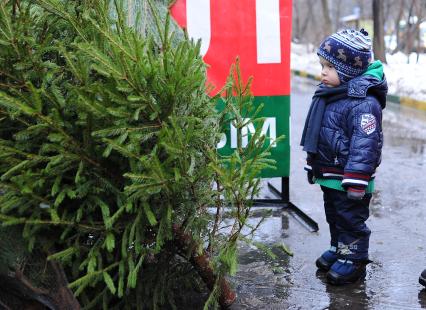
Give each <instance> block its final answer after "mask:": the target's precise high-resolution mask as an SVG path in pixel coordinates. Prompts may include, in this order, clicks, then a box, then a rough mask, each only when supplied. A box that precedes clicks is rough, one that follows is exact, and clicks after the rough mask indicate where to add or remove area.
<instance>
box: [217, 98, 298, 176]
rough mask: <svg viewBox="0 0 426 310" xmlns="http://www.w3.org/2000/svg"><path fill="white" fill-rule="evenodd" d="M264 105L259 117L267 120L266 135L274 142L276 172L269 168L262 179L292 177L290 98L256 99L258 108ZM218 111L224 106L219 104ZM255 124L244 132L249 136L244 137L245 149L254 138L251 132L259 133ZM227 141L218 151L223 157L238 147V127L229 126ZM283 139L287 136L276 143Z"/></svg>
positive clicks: (264, 129) (264, 125)
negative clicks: (251, 138)
mask: <svg viewBox="0 0 426 310" xmlns="http://www.w3.org/2000/svg"><path fill="white" fill-rule="evenodd" d="M262 103H263V105H264V106H263V110H262V111H261V113H260V114H259V115H258V117H264V118H266V119H265V122H264V123H263V127H262V133H263V134H265V135H266V136H267V138H269V139H267V140H268V143H272V148H271V157H270V158H271V159H274V160H275V161H276V164H275V166H276V169H265V170H264V171H263V172H262V174H261V175H260V177H262V178H272V177H288V176H289V174H290V96H273V97H271V96H268V97H255V100H254V104H255V106H256V107H257V106H258V105H259V104H262ZM218 109H223V107H221V106H220V104H219V105H218ZM254 126H255V125H253V124H250V125H249V126H247V127H248V128H245V129H244V132H245V133H247V135H246V137H245V138H243V146H244V145H246V144H247V141H248V140H249V139H250V137H251V133H252V132H254V130H255V127H254ZM224 134H225V136H226V139H225V137H224V139H222V140H221V142H220V143H219V144H218V146H217V147H218V151H219V153H220V154H222V155H230V154H232V152H233V151H234V150H235V148H236V147H237V134H236V129H235V127H233V126H232V124H229V125H228V126H226V128H224ZM243 136H244V134H243ZM280 136H284V137H283V138H282V140H280V141H278V142H276V143H274V140H275V139H276V138H278V137H280Z"/></svg>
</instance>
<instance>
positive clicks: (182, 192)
mask: <svg viewBox="0 0 426 310" xmlns="http://www.w3.org/2000/svg"><path fill="white" fill-rule="evenodd" d="M147 4H149V5H148V6H147V7H146V8H148V9H147V10H145V11H144V12H145V13H146V14H145V15H144V16H142V15H143V14H137V15H136V17H135V16H134V15H132V14H130V11H129V10H130V9H131V8H130V7H129V8H127V7H126V5H125V4H123V3H122V2H120V1H118V0H117V1H109V0H90V1H65V0H35V1H25V0H21V1H19V0H13V1H12V0H11V1H6V2H2V3H1V4H0V45H1V49H0V154H1V155H0V175H1V178H0V189H1V191H2V194H1V195H0V222H1V224H2V227H3V228H2V230H1V231H0V233H1V234H2V238H3V240H5V242H4V243H2V244H0V248H1V249H4V251H2V254H0V261H1V262H3V263H4V264H2V265H3V266H5V269H6V270H3V271H2V270H0V278H2V279H4V281H3V283H5V284H6V283H8V285H9V284H10V283H18V284H17V285H18V286H19V285H21V284H22V283H23V282H25V281H27V280H28V281H30V282H31V283H32V284H33V285H32V286H30V287H24V288H23V287H22V286H19V289H20V290H21V291H22V290H30V291H31V293H33V294H34V300H37V302H40V303H44V304H45V305H48V303H49V302H50V303H53V304H55V303H59V304H60V303H61V302H62V303H65V301H66V302H67V305H69V307H70V309H71V308H73V307H78V304H80V305H83V306H84V307H85V308H88V309H90V308H93V309H98V308H104V309H114V308H116V309H134V308H137V309H139V308H140V309H142V308H148V309H160V308H161V307H162V306H163V305H166V304H168V305H170V306H172V307H173V306H175V305H176V303H179V302H182V300H180V299H182V297H180V294H179V293H178V292H179V291H182V290H185V288H186V287H188V288H192V287H194V283H197V284H196V285H197V286H199V283H204V284H203V286H204V287H206V288H208V289H209V291H210V294H209V297H208V299H207V300H206V303H205V308H206V309H207V308H208V307H210V306H213V307H214V306H217V305H218V304H221V305H222V306H223V305H229V304H230V303H232V301H233V300H234V298H235V294H233V292H232V291H231V290H230V288H229V285H228V283H227V282H226V276H227V275H232V274H234V273H235V272H236V266H237V242H238V240H242V239H244V240H246V241H247V240H249V239H248V238H247V237H248V236H249V235H250V234H251V233H252V231H254V230H255V229H256V228H257V226H255V227H248V230H249V232H248V233H247V232H246V234H245V235H243V229H244V227H247V222H246V220H247V218H248V217H249V215H250V210H251V200H252V198H253V197H254V196H255V195H256V194H257V192H258V190H259V180H258V179H256V175H258V174H259V172H260V171H261V170H262V169H264V168H265V167H270V166H271V165H272V164H273V163H272V162H271V161H270V160H268V159H267V154H268V149H267V148H266V149H265V148H264V147H263V146H264V144H265V141H264V140H265V138H264V137H262V136H261V135H260V130H258V131H256V133H255V134H254V135H253V137H252V139H251V140H250V143H249V145H248V146H247V148H242V147H241V139H242V137H241V129H242V128H243V127H244V126H246V125H247V121H245V120H246V114H247V113H249V114H250V115H252V121H253V122H255V123H256V122H259V123H261V122H262V120H261V119H256V118H255V117H254V118H253V116H256V111H253V108H252V106H251V101H252V96H251V94H250V81H249V82H248V83H247V84H245V83H243V82H242V81H241V77H240V75H239V70H238V66H237V67H234V68H232V70H231V75H230V78H229V81H228V83H227V85H225V87H224V89H223V92H221V94H222V95H223V97H222V98H221V99H219V97H209V96H208V95H207V93H209V91H208V90H207V89H206V65H205V64H204V62H203V60H202V58H201V56H200V54H199V48H200V44H199V43H198V44H197V43H196V42H193V41H191V40H189V39H188V38H187V37H186V36H185V35H184V34H182V33H180V34H179V33H178V34H177V33H176V31H174V29H175V28H174V27H173V25H172V23H171V21H170V18H169V17H168V16H165V14H162V13H161V12H164V8H166V4H165V3H163V2H158V3H152V2H147ZM159 7H160V8H163V11H161V10H158V8H159ZM129 16H133V17H131V18H129ZM129 19H130V21H129ZM138 21H141V22H142V23H144V25H142V26H141V24H139V22H138ZM171 29H173V30H171ZM235 95H236V96H235ZM218 100H222V101H223V104H224V106H225V109H224V111H223V112H221V113H218V112H217V111H216V109H215V106H216V104H217V101H218ZM224 122H233V124H234V126H235V127H236V128H237V130H238V133H239V139H238V140H239V145H238V148H237V150H236V151H235V152H234V154H232V155H231V156H228V157H220V156H219V155H218V154H217V153H216V150H215V147H216V144H217V143H218V141H219V138H220V132H221V129H222V126H223V124H224ZM257 127H258V128H261V126H257ZM212 209H213V211H212ZM225 211H227V212H229V214H230V215H231V220H230V221H231V224H230V227H231V230H228V231H227V230H226V229H225V230H224V229H223V226H224V225H223V221H224V220H223V216H222V215H223V214H224V212H225ZM228 221H229V219H228ZM20 235H22V236H23V238H24V239H23V241H22V242H23V243H22V244H25V247H23V246H21V247H17V248H16V249H13V250H10V248H11V244H12V243H11V242H6V241H8V240H9V241H10V240H13V238H17V236H20ZM18 239H19V238H18ZM6 249H9V251H6ZM16 256H20V257H22V261H23V262H25V263H22V264H17V263H16V260H15V259H14V258H16ZM11 258H13V259H11ZM46 260H47V262H46V264H48V266H49V267H48V268H45V269H44V270H43V268H40V266H41V265H40V263H39V261H46ZM35 261H37V264H33V265H32V266H33V268H27V269H25V265H26V264H27V265H31V264H30V262H35ZM11 271H13V274H15V276H10V274H11V273H10V272H11ZM30 271H31V272H30ZM18 273H20V278H18V277H17V276H16V274H18ZM8 275H9V276H8ZM52 278H54V279H56V280H55V281H57V283H59V284H57V285H59V286H60V287H63V291H65V293H64V294H62V295H60V294H58V293H57V288H56V289H54V288H53V287H52V286H54V285H52V280H49V279H52ZM19 279H21V280H22V279H26V280H25V281H19ZM37 279H39V281H37ZM58 279H60V281H59V280H58ZM28 281H27V282H28ZM67 281H68V282H69V283H67ZM0 282H1V281H0ZM0 286H1V284H0ZM35 288H42V290H41V291H42V292H43V294H41V293H40V290H36V289H35ZM68 288H69V289H71V290H72V291H73V293H74V296H75V297H76V298H77V299H78V301H77V300H76V299H74V297H73V295H72V294H71V293H70V292H71V291H69V289H68ZM31 296H32V295H31ZM40 296H44V297H43V298H44V299H43V298H41V297H40ZM61 298H62V299H61ZM6 299H7V298H6ZM6 299H2V294H0V302H1V303H3V304H5V305H7V301H6ZM13 302H16V301H13ZM13 302H11V304H13ZM0 305H1V304H0ZM63 305H64V304H62V306H63Z"/></svg>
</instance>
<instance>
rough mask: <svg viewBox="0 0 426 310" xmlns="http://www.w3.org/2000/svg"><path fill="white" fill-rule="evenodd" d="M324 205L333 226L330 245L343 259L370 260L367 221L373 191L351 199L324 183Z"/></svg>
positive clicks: (331, 227) (330, 225) (326, 214)
mask: <svg viewBox="0 0 426 310" xmlns="http://www.w3.org/2000/svg"><path fill="white" fill-rule="evenodd" d="M321 189H322V191H323V193H324V208H325V216H326V219H327V223H328V224H329V227H330V235H331V246H335V247H336V248H337V251H338V255H339V257H340V258H344V259H350V260H353V261H365V260H368V245H369V240H370V234H371V231H370V229H369V228H368V227H367V225H366V224H365V221H366V220H367V219H368V216H369V204H370V200H371V194H366V195H365V196H364V198H363V199H362V200H351V199H348V198H347V196H346V192H343V191H339V190H335V189H331V188H328V187H324V186H321Z"/></svg>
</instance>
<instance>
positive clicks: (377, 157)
mask: <svg viewBox="0 0 426 310" xmlns="http://www.w3.org/2000/svg"><path fill="white" fill-rule="evenodd" d="M386 94H387V82H386V79H385V77H383V79H382V80H379V79H377V78H376V77H373V76H370V75H362V76H359V77H356V78H354V79H352V80H350V81H349V82H348V93H347V96H345V97H344V98H343V99H338V100H337V101H334V102H331V103H328V104H327V105H326V107H325V112H324V116H323V119H322V123H321V129H320V134H319V141H318V152H317V154H315V155H312V154H308V162H307V164H308V166H307V167H308V169H307V170H310V169H309V168H311V167H312V169H313V172H314V175H315V177H317V178H332V179H340V180H342V186H343V187H349V186H355V187H362V188H363V187H366V186H367V185H368V181H369V180H370V179H371V178H372V177H374V173H375V171H376V168H377V167H378V166H379V164H380V161H381V151H382V145H383V133H382V109H384V108H385V106H386Z"/></svg>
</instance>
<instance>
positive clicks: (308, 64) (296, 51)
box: [290, 43, 426, 101]
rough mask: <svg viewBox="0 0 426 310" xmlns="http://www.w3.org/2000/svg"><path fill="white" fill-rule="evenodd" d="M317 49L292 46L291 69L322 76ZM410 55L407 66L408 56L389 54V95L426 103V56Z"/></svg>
mask: <svg viewBox="0 0 426 310" xmlns="http://www.w3.org/2000/svg"><path fill="white" fill-rule="evenodd" d="M315 50H316V49H315V47H313V46H312V45H310V46H307V45H301V44H294V43H292V45H291V62H290V66H291V69H294V70H301V71H306V72H308V73H311V74H315V75H319V74H320V65H319V63H318V56H317V55H316V51H315ZM416 58H417V54H415V53H413V54H411V55H410V63H409V64H407V55H405V54H403V53H401V52H398V53H396V54H394V55H390V54H387V55H386V60H387V61H388V64H385V65H384V66H385V69H384V70H385V74H386V79H387V80H388V86H389V94H393V95H397V96H407V97H410V98H413V99H417V100H423V101H426V54H420V57H419V61H418V62H416V61H417V59H416Z"/></svg>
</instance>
